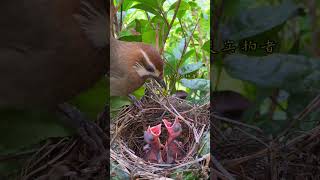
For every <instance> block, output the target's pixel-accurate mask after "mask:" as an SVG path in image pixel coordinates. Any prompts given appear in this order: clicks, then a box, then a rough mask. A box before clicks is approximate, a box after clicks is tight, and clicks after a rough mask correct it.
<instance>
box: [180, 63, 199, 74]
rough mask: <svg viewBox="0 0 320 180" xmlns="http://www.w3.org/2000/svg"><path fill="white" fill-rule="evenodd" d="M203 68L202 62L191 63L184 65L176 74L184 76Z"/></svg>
mask: <svg viewBox="0 0 320 180" xmlns="http://www.w3.org/2000/svg"><path fill="white" fill-rule="evenodd" d="M202 67H203V64H202V62H197V63H192V64H186V65H184V66H182V67H181V68H180V69H179V70H178V72H179V74H180V75H186V74H189V73H192V72H195V71H197V70H199V69H200V68H202Z"/></svg>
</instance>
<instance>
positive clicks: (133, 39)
mask: <svg viewBox="0 0 320 180" xmlns="http://www.w3.org/2000/svg"><path fill="white" fill-rule="evenodd" d="M119 40H121V41H128V42H141V41H142V36H141V35H129V36H121V37H120V38H119Z"/></svg>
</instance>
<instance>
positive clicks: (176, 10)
mask: <svg viewBox="0 0 320 180" xmlns="http://www.w3.org/2000/svg"><path fill="white" fill-rule="evenodd" d="M180 3H181V0H178V1H177V5H176V9H175V10H174V14H173V17H172V20H171V22H170V25H169V27H168V31H167V33H166V34H165V36H164V38H163V39H164V43H163V46H162V48H161V50H160V54H162V53H163V50H164V47H165V44H166V41H167V38H168V36H169V33H170V30H171V28H172V25H173V23H174V20H175V19H176V16H177V14H178V11H179V7H180Z"/></svg>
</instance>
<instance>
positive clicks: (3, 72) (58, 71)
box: [0, 0, 109, 106]
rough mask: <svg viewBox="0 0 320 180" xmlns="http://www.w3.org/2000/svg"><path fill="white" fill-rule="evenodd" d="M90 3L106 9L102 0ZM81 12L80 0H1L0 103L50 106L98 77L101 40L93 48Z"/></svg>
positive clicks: (103, 53) (102, 68)
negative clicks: (83, 25) (82, 25)
mask: <svg viewBox="0 0 320 180" xmlns="http://www.w3.org/2000/svg"><path fill="white" fill-rule="evenodd" d="M90 5H91V6H92V7H95V9H96V10H97V11H99V12H100V13H101V14H103V13H105V14H106V9H104V8H105V7H106V6H105V2H104V0H91V1H90ZM81 14H83V12H82V11H81V3H80V0H68V1H62V0H51V1H43V0H28V1H18V0H2V1H1V3H0V26H1V28H0V39H1V45H0V81H1V88H0V106H31V105H38V106H42V105H45V106H55V105H57V104H58V103H62V102H64V101H68V100H70V99H71V98H72V97H74V96H75V95H77V94H78V93H79V92H82V91H85V90H87V89H88V88H90V87H92V86H93V85H94V84H95V83H96V82H97V81H98V80H99V79H101V78H102V77H103V75H104V74H105V73H106V71H107V69H106V63H107V59H106V57H107V54H106V50H104V49H106V48H109V46H108V45H107V43H106V42H107V39H104V44H103V45H101V46H102V47H101V48H96V47H95V45H94V44H93V43H92V42H91V40H90V39H89V38H88V37H87V35H86V33H85V32H84V31H83V29H81V28H80V25H79V22H78V21H77V18H76V17H75V16H76V15H81ZM103 27H106V24H101V27H100V29H101V28H103ZM89 29H90V27H89ZM98 29H99V27H98ZM102 32H103V31H102Z"/></svg>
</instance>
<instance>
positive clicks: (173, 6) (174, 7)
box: [169, 0, 190, 11]
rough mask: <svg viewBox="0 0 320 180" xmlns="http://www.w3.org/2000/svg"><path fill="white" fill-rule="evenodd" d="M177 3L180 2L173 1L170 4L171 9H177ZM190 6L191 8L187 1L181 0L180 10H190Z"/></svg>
mask: <svg viewBox="0 0 320 180" xmlns="http://www.w3.org/2000/svg"><path fill="white" fill-rule="evenodd" d="M177 3H178V2H175V3H173V4H172V5H171V6H170V8H169V11H171V10H175V9H176V6H177ZM189 8H190V5H189V4H188V3H187V2H186V1H184V0H181V2H180V6H179V10H189Z"/></svg>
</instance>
